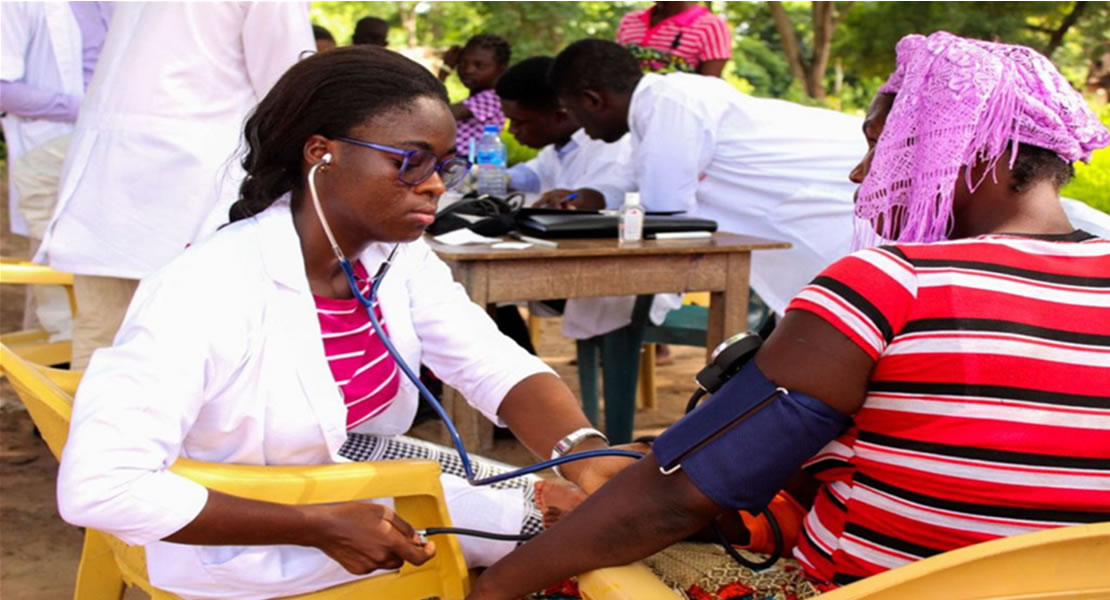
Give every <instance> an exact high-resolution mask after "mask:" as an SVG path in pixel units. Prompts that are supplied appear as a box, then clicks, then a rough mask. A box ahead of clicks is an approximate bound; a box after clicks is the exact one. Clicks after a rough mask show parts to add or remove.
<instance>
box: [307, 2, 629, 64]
mask: <svg viewBox="0 0 1110 600" xmlns="http://www.w3.org/2000/svg"><path fill="white" fill-rule="evenodd" d="M647 5H648V3H647V2H411V1H407V2H314V3H313V5H312V20H313V22H315V23H317V24H319V25H323V26H324V27H326V28H327V29H328V30H329V31H331V32H332V35H334V36H335V39H336V40H338V41H339V43H340V44H345V43H348V42H349V41H350V39H351V33H352V32H353V31H354V24H355V22H356V21H358V19H360V18H362V17H365V16H375V17H380V18H382V19H385V20H386V21H387V22H389V24H390V26H391V29H390V35H389V42H390V44H391V45H393V46H406V45H407V46H430V47H435V48H447V47H449V46H451V45H453V44H460V45H461V44H464V43H466V40H467V39H469V38H470V37H471V36H473V35H475V34H478V33H496V34H497V35H500V36H502V37H504V38H505V39H506V40H508V41H509V43H511V44H512V46H513V59H514V60H519V59H521V58H525V57H528V56H535V55H537V54H555V53H557V52H558V51H559V50H560V49H561V48H562V47H564V46H566V45H567V44H569V43H570V42H573V41H575V40H577V39H581V38H584V37H600V38H610V39H611V38H612V37H613V36H614V35H615V34H616V31H617V23H618V22H619V21H620V18H621V16H622V15H623V14H624V13H626V12H628V11H629V10H632V9H634V8H637V7H643V6H647ZM410 34H411V35H410Z"/></svg>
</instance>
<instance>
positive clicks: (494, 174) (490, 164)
mask: <svg viewBox="0 0 1110 600" xmlns="http://www.w3.org/2000/svg"><path fill="white" fill-rule="evenodd" d="M476 158H477V162H478V193H479V194H489V195H491V196H497V197H498V198H504V197H505V194H506V191H507V188H506V185H507V183H506V182H507V180H508V178H509V177H508V171H507V170H506V168H505V144H504V143H502V142H501V130H500V128H499V127H497V125H486V126H485V127H484V128H483V129H482V138H481V139H480V140H478V148H477V153H476Z"/></svg>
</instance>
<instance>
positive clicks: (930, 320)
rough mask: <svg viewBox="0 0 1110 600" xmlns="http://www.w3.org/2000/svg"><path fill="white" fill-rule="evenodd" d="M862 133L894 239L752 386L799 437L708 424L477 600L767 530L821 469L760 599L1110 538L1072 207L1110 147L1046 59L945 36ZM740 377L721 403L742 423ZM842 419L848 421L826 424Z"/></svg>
mask: <svg viewBox="0 0 1110 600" xmlns="http://www.w3.org/2000/svg"><path fill="white" fill-rule="evenodd" d="M863 132H864V135H865V136H866V137H867V140H868V142H869V146H870V150H869V152H868V154H867V155H866V156H865V157H864V159H863V161H862V162H861V163H860V164H859V166H858V167H857V168H856V169H855V170H854V171H853V173H852V174H851V179H852V180H853V181H855V182H856V183H859V184H861V187H860V190H859V192H858V196H857V207H856V213H857V215H858V216H860V217H862V219H861V222H862V223H863V224H864V227H863V228H861V229H860V230H859V231H857V239H858V240H860V241H862V242H869V241H870V240H871V239H873V238H874V236H875V234H878V235H879V236H881V238H883V239H885V240H888V241H892V242H893V244H891V245H886V246H879V247H875V248H869V249H865V250H862V251H859V252H856V253H854V254H852V255H850V256H848V257H846V258H843V259H841V260H839V261H837V262H835V263H833V264H832V265H831V266H830V267H828V268H827V269H826V270H825V271H824V272H822V273H821V274H820V275H819V276H818V277H817V278H816V279H815V280H814V281H813V282H812V284H811V285H809V286H808V287H806V288H805V289H804V290H803V291H802V292H801V293H800V294H799V295H798V296H797V297H795V299H794V300H793V302H792V303H791V304H790V306H789V308H788V309H787V312H786V316H785V318H784V319H783V322H782V324H781V325H780V327H779V328H778V329H777V330H776V331H775V333H774V334H773V335H772V336H771V337H770V338H769V339H768V340H767V342H766V343H765V344H764V345H763V347H762V348H761V350H760V351H759V354H758V355H757V356H756V357H755V359H754V361H753V363H754V365H752V364H749V365H747V366H746V367H745V368H744V370H743V371H741V375H743V374H744V373H747V374H748V376H749V377H751V378H752V380H753V381H755V380H758V378H759V377H762V378H763V379H762V382H765V383H766V384H767V385H770V386H771V389H772V390H773V389H775V388H776V387H777V388H780V389H785V390H789V392H788V393H785V394H782V395H780V396H777V398H778V399H777V400H776V401H775V402H773V403H770V404H766V402H765V404H766V406H780V405H789V406H791V407H793V408H792V409H791V410H793V412H790V413H788V414H789V415H790V418H782V419H780V420H778V421H774V422H771V421H768V419H771V417H766V418H764V417H763V415H764V414H772V413H771V412H768V411H769V409H767V408H766V407H765V406H755V407H754V408H752V410H751V412H749V413H748V416H746V417H745V418H744V420H743V421H742V422H741V423H740V424H739V425H736V426H735V427H734V428H732V429H731V430H728V431H727V432H726V433H723V434H717V435H715V436H711V435H710V434H713V430H711V429H708V428H703V429H702V430H701V432H702V433H704V434H705V435H703V436H702V437H700V438H699V437H698V435H697V434H698V433H699V432H698V431H691V429H690V427H689V426H688V424H689V423H697V422H698V419H697V418H696V417H697V414H698V412H699V411H702V409H704V408H706V406H705V403H703V406H701V407H699V409H698V411H695V413H693V414H691V416H690V417H688V418H687V419H684V420H683V421H680V422H679V423H678V424H676V425H675V426H672V428H671V429H669V430H668V432H666V433H664V434H663V435H662V436H660V438H659V440H658V441H657V442H656V444H655V448H654V452H653V456H652V457H650V458H648V459H645V460H643V461H640V462H639V463H637V464H636V465H634V466H632V467H629V468H628V469H626V470H625V471H624V472H622V473H621V474H620V475H618V476H617V477H616V478H615V479H614V480H612V481H611V482H610V483H609V484H607V485H606V486H604V487H603V488H602V489H601V490H599V491H598V492H597V493H595V494H594V495H592V496H590V497H589V498H588V499H587V500H586V501H585V502H584V503H583V504H582V505H581V506H579V507H578V508H576V509H575V510H574V511H573V512H571V513H570V514H569V515H568V516H567V517H565V518H564V519H563V520H561V521H560V522H559V523H558V524H557V525H556V526H555V527H553V528H551V529H549V530H548V531H547V532H545V533H544V534H543V535H541V536H540V537H538V538H537V539H535V540H532V541H531V542H530V543H529V544H527V545H526V546H524V547H522V548H520V549H518V550H517V551H515V552H514V553H513V554H511V555H510V556H508V557H507V558H505V559H503V560H502V561H501V562H499V563H498V564H497V565H495V566H494V567H493V568H491V569H490V570H488V571H487V572H486V573H485V575H483V577H482V578H481V580H480V581H479V583H478V585H477V588H476V591H475V593H474V594H473V595H472V598H473V599H481V600H489V599H498V598H512V597H515V596H516V595H519V593H521V592H525V591H528V590H531V589H536V588H539V587H541V586H543V585H545V584H547V583H548V582H550V581H557V580H558V579H559V578H561V577H564V576H566V575H568V574H571V573H579V572H582V571H585V570H589V569H593V568H597V567H603V566H608V565H615V564H624V563H627V562H629V561H632V560H636V559H639V558H642V557H645V556H648V555H649V554H651V553H652V552H654V551H656V550H658V549H660V548H662V547H664V546H666V545H667V544H670V543H672V542H675V541H678V540H681V539H683V538H685V537H687V536H689V535H691V534H693V533H695V532H697V531H698V530H700V529H701V528H702V527H704V526H705V525H706V523H707V522H708V521H709V520H710V519H712V518H714V517H716V516H718V515H719V514H721V513H723V512H727V511H728V510H730V509H731V510H735V509H743V510H749V511H751V510H755V511H758V510H759V509H760V508H762V505H760V504H759V502H763V503H764V504H765V502H766V499H767V498H769V497H771V496H773V495H774V494H775V493H776V492H777V491H778V490H779V489H780V488H781V486H782V485H783V484H784V482H785V481H786V480H787V478H788V477H790V476H791V474H792V473H797V471H796V469H797V467H798V466H800V463H803V462H804V463H805V464H804V467H805V470H806V471H808V472H809V474H810V475H813V476H815V477H816V479H817V481H818V482H819V486H818V487H817V488H816V490H815V499H814V502H813V504H812V508H811V509H810V510H809V512H808V514H807V515H806V516H805V518H804V524H803V528H802V529H803V533H802V535H801V538H800V540H799V543H798V546H797V548H796V550H795V552H794V556H795V560H796V562H794V560H791V561H785V562H786V563H787V565H788V566H787V567H786V568H783V569H780V570H779V571H778V573H777V574H775V575H773V576H771V575H767V574H766V573H761V574H759V575H758V576H753V578H754V579H753V581H747V580H745V581H744V582H743V583H744V584H746V585H748V586H749V587H752V588H753V589H754V590H755V593H754V595H753V597H760V598H761V597H764V596H768V595H776V597H778V596H777V594H782V593H787V592H788V595H789V594H794V595H796V597H799V598H805V597H810V596H812V595H814V594H816V593H817V591H818V590H820V589H827V588H831V587H836V586H839V585H843V584H846V583H849V582H852V581H855V580H857V579H860V578H863V577H867V576H869V575H873V574H876V573H879V572H882V571H885V570H887V569H891V568H895V567H898V566H900V565H904V564H907V563H909V562H912V561H915V560H919V559H922V558H925V557H928V556H932V555H935V554H938V553H942V552H946V551H949V550H953V549H956V548H960V547H963V546H967V545H970V544H975V543H978V542H982V541H985V540H990V539H994V538H999V537H1004V536H1011V535H1017V534H1022V533H1026V532H1033V531H1039V530H1043V529H1048V528H1052V527H1060V526H1066V525H1078V524H1084V523H1094V522H1101V521H1110V240H1105V239H1100V238H1097V237H1095V236H1093V235H1091V234H1089V233H1087V232H1084V231H1081V230H1076V229H1075V228H1074V227H1073V226H1072V224H1071V223H1070V222H1069V221H1068V218H1067V216H1066V214H1065V213H1064V211H1063V209H1062V208H1061V204H1060V198H1059V188H1060V187H1061V186H1062V185H1063V184H1064V183H1066V182H1067V180H1068V179H1069V178H1070V177H1071V175H1072V173H1073V171H1072V166H1071V163H1072V162H1074V161H1076V160H1089V159H1090V155H1091V152H1092V151H1094V150H1095V149H1098V148H1103V147H1106V146H1107V145H1110V132H1108V131H1107V129H1106V127H1105V126H1103V125H1102V124H1100V123H1099V122H1098V120H1097V119H1096V118H1095V116H1094V115H1093V114H1092V113H1091V112H1090V109H1089V108H1088V107H1087V106H1086V104H1085V103H1084V101H1083V99H1082V97H1081V96H1080V95H1079V94H1078V93H1076V92H1075V91H1074V90H1073V89H1072V88H1071V86H1070V84H1068V82H1067V81H1066V80H1065V79H1064V78H1063V77H1062V76H1061V75H1060V74H1059V73H1058V72H1057V71H1056V69H1055V67H1053V66H1052V64H1051V63H1049V62H1048V60H1047V59H1045V58H1044V57H1043V56H1041V55H1040V54H1038V53H1036V52H1035V51H1033V50H1031V49H1029V48H1024V47H1020V46H1008V45H1002V44H993V43H987V42H980V41H975V40H966V39H962V38H958V37H955V36H953V35H951V34H948V33H945V32H938V33H935V34H933V35H931V36H929V37H928V38H925V37H922V36H916V35H915V36H909V37H907V38H905V39H903V40H902V41H901V42H900V43H899V45H898V70H897V71H896V72H895V74H894V75H892V77H891V78H890V80H889V81H888V82H887V84H886V85H885V86H884V87H883V88H882V90H881V92H880V94H879V95H878V96H877V97H876V98H875V100H874V102H873V103H872V105H871V107H870V109H869V111H868V115H867V118H866V120H865V121H864V128H863ZM846 235H847V232H846ZM741 375H737V376H736V377H735V378H734V380H733V381H730V382H729V383H728V384H726V387H724V388H722V389H721V390H720V391H719V392H717V393H716V394H714V395H713V397H712V398H711V399H710V400H709V401H707V402H710V403H712V402H718V403H720V402H725V403H729V402H731V403H733V404H734V405H736V406H739V407H743V406H744V403H745V402H746V401H747V400H746V398H747V396H746V392H747V390H746V389H744V387H743V385H739V386H738V385H733V384H734V383H735V382H736V381H737V380H740V379H741V378H742V377H741ZM774 394H775V393H772V396H769V397H768V398H775V397H776V396H775V395H774ZM793 396H806V397H808V398H810V399H814V403H811V404H808V405H805V406H804V407H805V408H806V410H802V409H801V408H802V407H803V404H800V403H799V402H798V401H797V400H796V399H795V400H790V399H789V398H787V397H793ZM754 404H755V402H748V404H747V405H748V406H752V405H754ZM718 406H719V404H718ZM735 411H736V414H739V413H740V412H742V411H741V408H737V409H735ZM822 411H824V414H823V416H824V421H822V420H821V419H818V418H817V417H815V416H813V415H814V414H819V413H821V412H822ZM829 413H831V414H832V415H833V416H834V417H836V416H837V413H839V418H840V419H843V421H842V422H843V423H844V424H845V425H844V426H839V425H838V426H836V427H830V426H826V425H825V424H827V423H837V422H838V421H836V419H835V418H830V417H828V414H829ZM703 414H704V413H703ZM776 414H777V413H776ZM847 417H851V419H850V420H849V419H848V418H847ZM761 419H762V421H761ZM761 423H762V424H761ZM711 425H713V426H716V425H715V424H711ZM683 430H684V434H685V436H686V437H685V438H684V439H686V440H698V439H708V440H709V441H708V442H705V443H704V445H703V446H695V447H694V451H689V452H687V453H686V454H682V455H681V458H682V460H681V462H680V463H678V464H679V465H680V466H681V467H682V468H681V470H677V471H675V472H674V473H673V474H671V475H664V474H662V473H661V472H660V470H659V468H658V467H659V465H660V464H666V465H670V466H673V464H674V463H669V462H667V460H666V455H667V454H668V449H667V446H666V443H665V441H666V440H667V439H668V434H671V432H672V431H683ZM671 439H677V438H675V437H674V436H673V435H672V436H671ZM753 440H754V441H753ZM686 443H693V442H689V441H687V442H686ZM741 448H749V449H750V450H749V451H745V450H741ZM799 448H801V450H799ZM742 452H743V454H740V453H742ZM806 453H808V456H810V457H811V458H810V459H809V460H808V461H805V459H804V457H805V456H807V454H806ZM656 457H659V458H658V460H657V459H656ZM783 457H790V458H789V459H786V458H783ZM799 457H800V458H799ZM792 481H793V480H792ZM753 498H754V499H758V500H759V501H758V502H757V501H755V500H751V501H749V500H750V499H753ZM807 500H808V499H807ZM613 539H619V540H621V543H620V544H617V545H613V546H606V545H605V544H604V543H603V541H604V540H613ZM571 544H573V545H574V547H575V548H576V551H575V552H574V553H573V557H572V558H571V557H568V553H564V552H561V549H564V548H566V547H568V545H571ZM541 562H542V564H543V569H534V568H531V567H532V566H534V565H538V564H539V563H541ZM792 574H793V577H792ZM802 576H804V577H802ZM772 579H773V581H772ZM784 585H785V586H788V588H789V589H787V587H783V586H784ZM957 592H958V590H957Z"/></svg>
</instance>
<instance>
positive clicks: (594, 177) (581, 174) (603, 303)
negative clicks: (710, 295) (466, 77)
mask: <svg viewBox="0 0 1110 600" xmlns="http://www.w3.org/2000/svg"><path fill="white" fill-rule="evenodd" d="M553 62H555V59H554V58H552V57H550V56H533V57H531V58H526V59H524V60H522V61H520V62H518V63H516V64H515V65H513V66H512V67H510V68H509V69H508V70H507V71H505V73H504V74H502V75H501V77H500V78H499V79H498V80H497V95H498V96H499V97H500V98H501V109H502V110H503V111H504V112H505V116H506V117H508V118H509V132H510V133H512V134H513V136H514V137H515V138H516V139H517V141H519V142H520V143H521V144H524V145H525V146H528V147H530V148H537V149H540V153H539V154H538V155H537V156H536V157H535V158H533V159H532V160H529V161H527V162H524V163H520V164H517V165H514V166H513V167H512V168H511V169H509V176H510V182H509V187H510V188H511V189H513V190H517V191H523V192H533V193H538V192H543V195H542V196H541V197H540V199H539V201H538V202H537V203H536V206H538V207H554V208H576V207H580V206H602V205H613V206H619V205H620V204H621V202H623V200H624V194H625V192H629V191H633V190H635V189H636V181H635V178H634V176H633V173H632V147H631V144H630V143H629V140H628V136H623V137H621V138H620V139H619V140H617V141H615V142H613V143H607V142H605V141H603V140H596V139H592V138H590V136H589V135H587V134H586V132H585V131H584V130H582V129H581V128H580V127H579V125H578V122H577V121H575V120H574V117H573V116H571V115H570V114H569V113H568V112H567V111H566V109H565V108H563V107H561V106H560V105H559V98H558V97H557V96H556V94H555V90H553V89H551V86H550V85H548V83H547V71H548V70H549V69H550V68H551V64H552V63H553ZM572 194H573V196H572ZM634 302H635V296H627V297H615V298H572V299H569V300H567V301H566V306H565V311H564V312H563V335H565V336H567V337H569V338H573V339H586V338H591V337H594V336H597V335H602V334H605V333H608V332H610V331H613V330H614V329H619V328H621V327H624V326H625V325H628V323H629V322H631V320H632V319H631V317H632V305H633V303H634ZM535 304H537V303H534V304H533V305H531V308H533V309H536V310H540V311H542V310H544V307H538V306H536V305H535ZM680 304H681V297H680V296H677V295H675V294H661V295H659V296H657V297H656V300H655V302H654V303H653V304H652V309H651V319H652V321H653V322H655V323H656V324H659V323H662V322H663V319H664V318H665V317H666V315H667V312H668V311H669V310H671V309H674V308H677V307H678V306H679V305H680ZM545 306H547V308H550V306H549V305H545ZM554 306H555V308H556V311H558V310H559V308H558V305H557V304H556V305H554Z"/></svg>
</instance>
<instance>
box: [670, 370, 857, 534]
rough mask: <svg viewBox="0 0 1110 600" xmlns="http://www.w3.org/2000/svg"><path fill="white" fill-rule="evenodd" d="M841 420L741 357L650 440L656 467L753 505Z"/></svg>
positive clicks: (730, 501) (761, 503)
mask: <svg viewBox="0 0 1110 600" xmlns="http://www.w3.org/2000/svg"><path fill="white" fill-rule="evenodd" d="M848 423H849V419H848V417H845V416H844V415H842V414H840V413H839V412H837V411H836V410H834V409H833V408H832V407H830V406H829V405H827V404H825V403H824V402H821V401H820V400H818V399H816V398H814V397H812V396H808V395H806V394H802V393H799V392H788V391H787V390H785V389H783V388H780V387H777V386H775V384H774V383H772V382H771V380H769V379H767V377H766V376H765V375H764V374H763V372H762V371H760V370H759V367H758V366H756V364H755V361H754V360H753V361H749V362H748V364H747V365H745V366H744V368H743V369H741V370H740V372H739V373H737V374H736V375H734V376H733V377H732V378H731V379H729V380H728V381H727V382H726V383H725V384H724V385H723V386H722V387H721V389H719V390H717V392H716V393H715V394H713V395H712V396H710V397H709V399H707V400H705V401H704V402H702V403H701V404H700V405H698V407H697V408H695V409H694V410H693V411H691V412H690V414H688V415H686V416H685V417H683V418H682V419H680V420H679V421H678V422H677V423H675V424H674V425H671V426H670V427H668V428H667V430H666V431H664V432H663V434H662V435H660V436H659V438H658V439H656V440H655V444H654V445H653V446H652V453H654V454H655V458H656V460H657V461H658V463H659V468H660V470H661V471H662V472H664V473H668V472H673V470H677V469H678V468H679V466H681V469H682V470H683V471H685V473H686V475H687V476H688V477H689V478H690V480H691V481H693V482H694V485H696V486H697V488H698V489H699V490H701V492H702V493H703V494H705V495H706V496H709V498H710V499H712V500H713V501H714V502H716V503H717V504H719V505H721V506H722V507H725V508H731V509H736V510H747V511H750V512H758V511H760V510H762V509H763V508H764V507H766V506H767V504H768V503H769V502H770V501H771V499H772V498H773V497H774V496H775V494H776V493H778V491H779V490H781V489H782V486H783V485H784V484H785V483H786V480H787V479H788V478H789V477H790V476H791V475H793V474H794V472H795V471H797V470H798V467H799V466H800V465H801V464H802V463H803V462H804V461H805V460H806V459H808V458H810V457H812V456H813V455H814V454H816V453H817V452H818V451H819V450H821V448H823V447H824V446H825V444H827V443H828V442H829V441H831V440H833V439H834V438H836V436H838V435H840V433H841V432H842V431H843V430H844V428H845V426H846V425H847V424H848Z"/></svg>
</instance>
